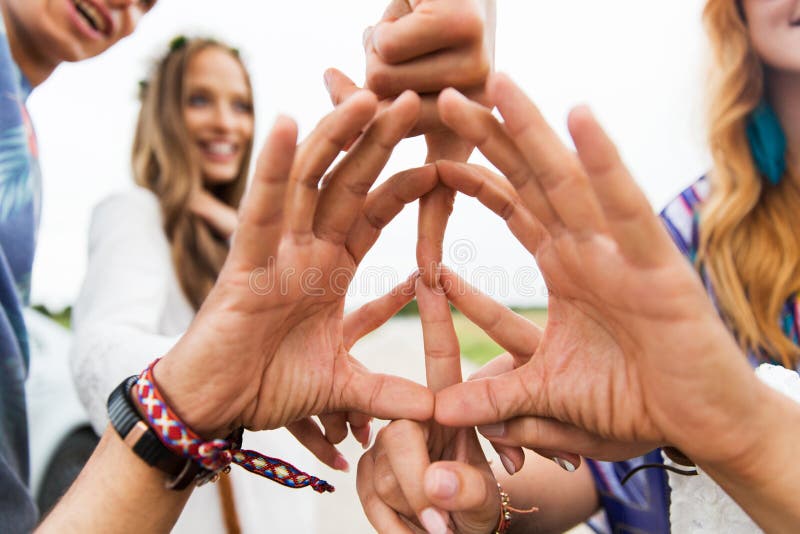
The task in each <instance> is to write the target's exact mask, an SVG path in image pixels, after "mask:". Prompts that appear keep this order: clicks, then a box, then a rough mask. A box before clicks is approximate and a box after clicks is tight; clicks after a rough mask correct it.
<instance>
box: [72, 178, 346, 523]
mask: <svg viewBox="0 0 800 534" xmlns="http://www.w3.org/2000/svg"><path fill="white" fill-rule="evenodd" d="M161 221H162V219H161V211H160V207H159V204H158V201H157V199H156V197H155V196H154V195H153V194H152V193H151V192H150V191H148V190H146V189H143V188H136V189H135V190H132V191H130V192H126V193H123V194H118V195H114V196H112V197H109V198H108V199H106V200H105V201H103V202H102V203H101V204H100V205H98V206H97V208H95V210H94V213H93V215H92V223H91V229H90V233H89V262H88V269H87V273H86V279H85V281H84V283H83V287H82V289H81V292H80V295H79V297H78V300H77V302H76V304H75V308H74V311H73V324H74V329H75V340H74V344H73V348H72V354H71V358H70V360H71V366H72V374H73V377H74V379H75V383H76V386H77V389H78V392H79V396H80V398H81V401H82V402H83V404H84V406H85V407H86V409H87V411H88V412H89V418H90V420H91V422H92V426H93V427H94V429H95V431H96V432H98V434H102V432H103V430H104V429H105V427H106V425H107V424H108V418H107V415H106V400H107V398H108V395H109V394H110V393H111V391H112V390H113V389H114V388H115V387H116V386H117V385H118V384H119V383H120V382H121V381H122V380H123V379H124V378H125V377H127V376H130V375H133V374H138V373H139V372H141V371H142V369H144V368H145V367H146V366H147V365H148V364H149V363H150V362H152V361H153V360H155V359H156V358H157V357H159V356H162V355H164V354H165V353H166V352H167V351H168V350H169V349H170V348H171V347H172V346H173V345H174V344H175V342H176V341H177V340H178V339H179V338H180V336H181V335H182V334H183V332H184V331H185V330H186V328H187V327H188V325H189V323H190V322H191V320H192V318H193V316H194V310H193V308H192V306H191V305H190V304H189V302H188V300H187V299H186V298H185V296H184V295H183V292H182V290H181V288H180V285H179V283H178V279H177V276H176V274H175V271H174V269H173V265H172V260H171V257H170V249H169V242H168V241H167V239H166V236H165V235H164V231H163V228H162V222H161ZM244 447H245V448H248V449H253V450H257V451H259V452H263V453H264V454H266V455H267V456H273V457H278V458H282V459H284V460H286V461H287V462H290V463H292V464H294V465H296V466H297V467H298V468H300V469H302V470H305V471H308V472H310V473H312V474H316V475H319V476H323V475H324V473H322V472H321V470H320V465H321V464H320V462H319V461H318V460H316V458H314V457H313V456H312V455H311V453H309V452H308V451H306V450H305V448H303V447H302V446H301V445H299V444H298V443H297V441H296V440H295V439H294V437H292V436H291V434H289V433H288V432H287V431H286V430H275V431H270V432H262V433H258V434H254V433H250V432H247V433H245V438H244ZM328 473H330V471H328ZM231 480H232V482H233V489H234V495H235V501H236V506H237V511H238V514H239V520H240V523H241V526H242V530H243V532H291V531H297V532H315V531H318V529H317V528H316V521H315V514H314V513H313V507H314V504H315V502H314V499H315V498H317V499H320V498H323V499H324V498H325V496H324V495H317V494H316V493H315V492H314V491H313V490H311V489H310V488H304V489H301V490H294V489H289V488H285V487H283V486H280V485H278V484H276V483H274V482H272V481H269V480H267V479H264V478H261V477H259V476H256V475H252V474H250V473H247V472H245V471H244V470H242V469H241V468H239V467H237V466H233V470H232V472H231ZM173 532H187V533H189V532H192V533H198V532H208V533H221V532H224V523H223V519H222V509H221V506H220V501H219V495H218V490H217V489H216V487H215V486H214V485H213V484H208V485H206V486H203V487H201V488H198V489H196V490H195V491H194V494H193V496H192V498H191V499H190V501H189V504H188V505H187V506H186V509H185V510H184V513H183V515H182V516H181V518H180V520H179V521H178V523H177V525H176V526H175V529H174V530H173Z"/></svg>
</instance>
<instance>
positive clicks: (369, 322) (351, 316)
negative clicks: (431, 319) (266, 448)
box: [286, 273, 419, 471]
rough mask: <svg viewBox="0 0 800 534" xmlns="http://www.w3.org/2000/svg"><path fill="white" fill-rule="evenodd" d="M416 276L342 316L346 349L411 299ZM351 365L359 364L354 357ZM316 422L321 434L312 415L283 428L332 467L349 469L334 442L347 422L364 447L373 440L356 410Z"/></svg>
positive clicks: (341, 436) (368, 421) (340, 437)
mask: <svg viewBox="0 0 800 534" xmlns="http://www.w3.org/2000/svg"><path fill="white" fill-rule="evenodd" d="M418 278H419V273H414V274H413V275H412V276H411V277H410V278H408V280H406V281H405V282H403V283H401V284H400V285H398V286H397V287H395V288H394V289H392V290H391V291H390V292H389V293H387V294H386V295H383V296H382V297H380V298H378V299H375V300H373V301H371V302H369V303H367V304H364V305H363V306H361V307H360V308H358V309H357V310H355V311H353V312H351V313H348V314H347V315H345V317H344V323H343V328H342V334H343V343H344V348H345V350H347V351H349V350H350V349H351V348H352V347H353V345H355V343H356V342H357V341H358V340H359V339H361V338H362V337H364V336H366V335H367V334H369V333H370V332H372V331H373V330H375V329H377V328H379V327H380V326H382V325H383V324H384V323H386V321H388V320H389V319H391V318H392V317H394V316H395V315H396V314H397V312H399V311H400V310H401V309H402V308H403V306H405V305H406V304H408V303H409V302H411V300H412V299H413V298H414V286H415V285H416V281H417V279H418ZM353 364H354V365H358V366H360V365H361V364H360V363H359V362H357V361H355V360H354V361H353ZM319 422H320V423H321V425H322V428H323V429H324V430H325V432H324V433H323V431H322V429H320V425H318V424H317V422H316V421H314V419H313V418H311V417H307V418H305V419H301V420H300V421H297V422H295V423H292V424H290V425H288V426H287V427H286V428H287V429H288V430H289V432H291V433H292V435H293V436H294V437H295V438H297V441H299V442H300V443H301V444H302V445H303V446H304V447H305V448H307V449H308V450H309V451H311V453H312V454H314V456H316V457H317V458H319V459H320V460H321V461H322V462H323V463H325V464H326V465H328V466H329V467H332V468H333V469H338V470H341V471H349V469H350V466H349V464H348V463H347V460H346V459H345V457H344V456H343V455H342V454H341V453H340V452H339V450H338V449H337V448H336V445H337V444H338V443H341V442H342V441H344V439H345V438H346V437H347V426H348V424H349V425H350V430H351V431H352V433H353V437H355V438H356V440H357V441H358V442H359V443H361V445H362V446H363V447H364V448H365V449H366V448H367V447H369V445H370V442H371V441H372V430H371V422H372V418H371V417H369V416H367V415H364V414H361V413H358V412H349V413H344V412H341V413H332V414H325V415H320V416H319Z"/></svg>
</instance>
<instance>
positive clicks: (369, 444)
mask: <svg viewBox="0 0 800 534" xmlns="http://www.w3.org/2000/svg"><path fill="white" fill-rule="evenodd" d="M374 434H375V429H374V428H373V427H372V425H369V436H367V442H366V443H364V444H362V445H361V446H362V447H363V448H364V450H367V449H369V448H370V446H371V445H372V437H373V436H374Z"/></svg>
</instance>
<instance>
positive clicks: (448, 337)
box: [358, 281, 500, 534]
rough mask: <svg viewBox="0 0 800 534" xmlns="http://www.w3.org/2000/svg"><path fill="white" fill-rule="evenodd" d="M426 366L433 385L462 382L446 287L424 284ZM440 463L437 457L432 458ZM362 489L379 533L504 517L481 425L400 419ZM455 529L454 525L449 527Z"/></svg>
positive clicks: (471, 527) (488, 524)
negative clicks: (479, 431) (456, 425)
mask: <svg viewBox="0 0 800 534" xmlns="http://www.w3.org/2000/svg"><path fill="white" fill-rule="evenodd" d="M417 302H418V303H419V312H420V319H421V320H422V327H423V339H424V345H425V370H426V374H427V381H428V386H429V387H430V388H431V390H433V391H440V390H441V389H443V388H445V387H447V386H450V385H453V384H456V383H458V382H460V381H461V351H460V350H459V346H458V340H457V338H456V334H455V330H454V328H453V321H452V317H451V315H450V308H449V306H448V303H447V299H446V298H445V296H444V295H443V294H442V292H441V290H437V289H431V288H430V287H428V286H427V284H424V283H422V282H421V281H420V282H418V283H417ZM432 462H435V463H432ZM358 494H359V497H360V499H361V503H362V505H363V507H364V511H365V512H366V514H367V517H368V518H369V520H370V522H371V523H372V526H374V527H375V529H376V530H377V531H378V532H418V531H419V527H420V526H422V527H424V529H425V530H426V531H427V532H429V533H431V534H440V533H441V534H444V533H445V532H448V531H449V530H451V531H454V532H463V533H476V534H478V533H480V534H483V533H485V532H490V531H492V529H494V528H495V527H497V525H498V521H499V517H500V494H499V491H498V489H497V482H496V481H495V479H494V476H493V475H492V471H491V469H490V467H489V464H488V463H487V461H486V458H485V457H484V455H483V452H482V450H481V447H480V445H479V444H478V440H477V436H476V434H475V431H474V430H473V429H466V428H462V429H455V428H447V427H444V426H441V425H439V424H436V423H434V422H428V423H417V422H414V421H408V420H401V421H394V422H392V423H391V424H389V426H387V427H386V428H384V429H383V430H381V431H380V432H379V433H378V437H377V439H376V441H375V445H374V446H373V447H372V448H371V449H370V450H369V451H367V453H365V454H364V456H363V457H362V458H361V461H360V462H359V465H358ZM448 529H449V530H448Z"/></svg>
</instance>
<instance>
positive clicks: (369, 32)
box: [361, 26, 375, 48]
mask: <svg viewBox="0 0 800 534" xmlns="http://www.w3.org/2000/svg"><path fill="white" fill-rule="evenodd" d="M374 29H375V28H374V27H373V26H367V27H366V28H364V33H363V34H362V35H361V46H363V47H364V48H366V47H367V41H369V39H370V37H371V36H372V31H373V30H374Z"/></svg>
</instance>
